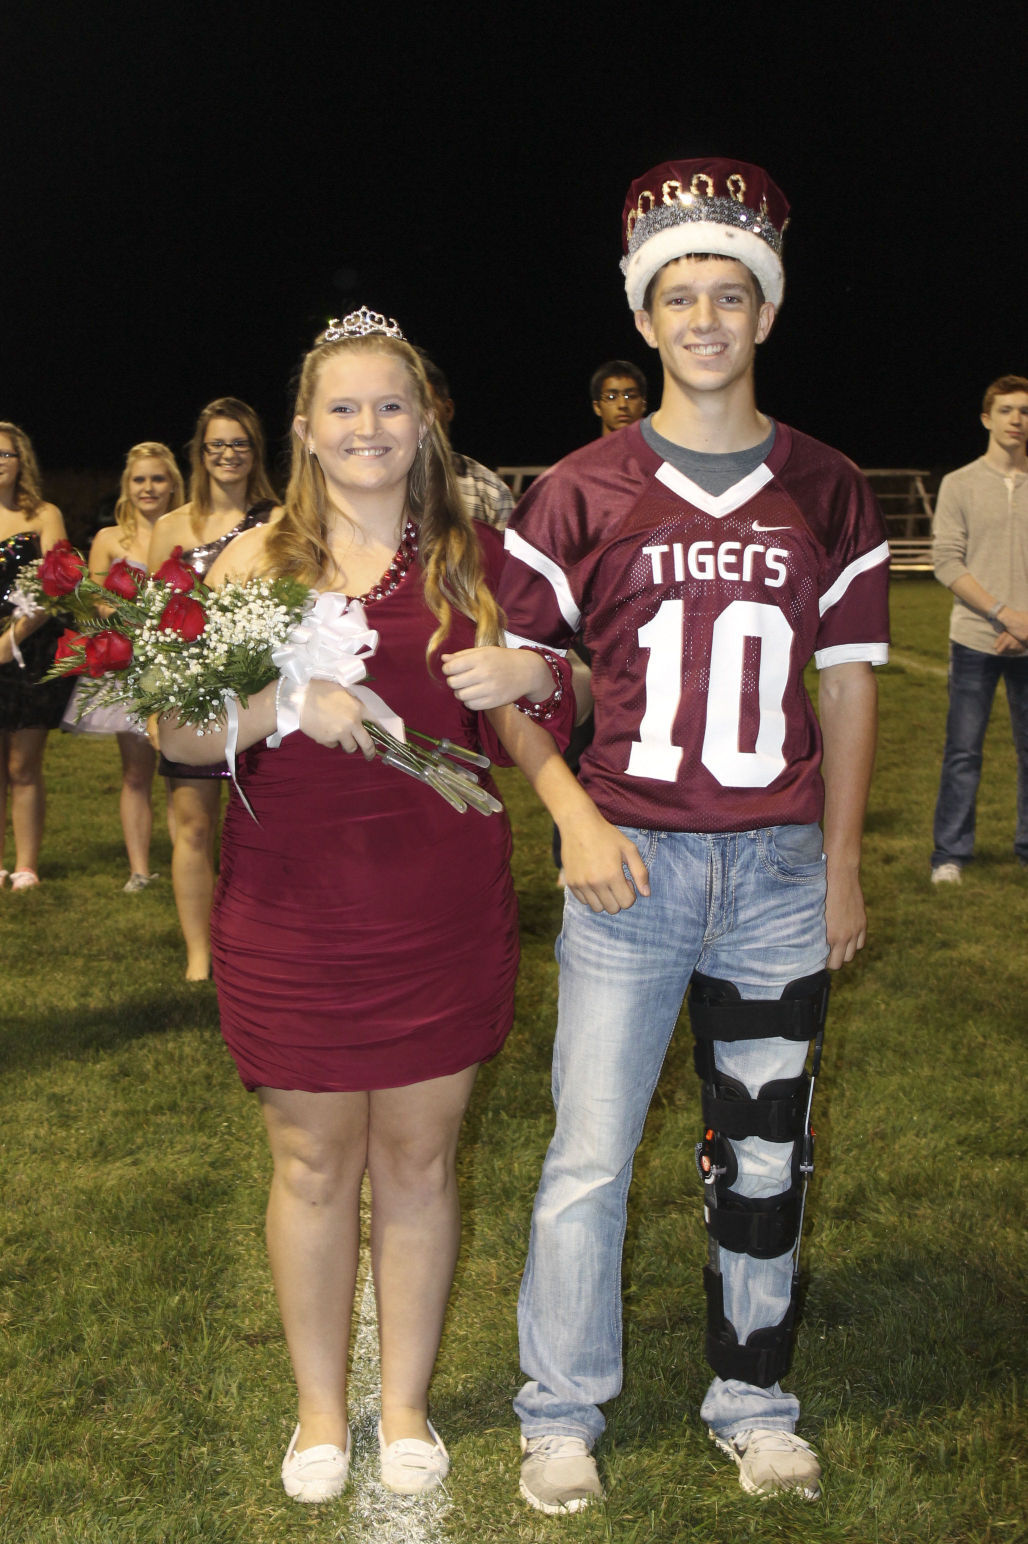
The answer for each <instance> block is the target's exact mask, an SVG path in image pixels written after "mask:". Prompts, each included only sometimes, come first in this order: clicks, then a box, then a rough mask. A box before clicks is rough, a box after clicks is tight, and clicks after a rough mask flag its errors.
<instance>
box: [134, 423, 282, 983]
mask: <svg viewBox="0 0 1028 1544" xmlns="http://www.w3.org/2000/svg"><path fill="white" fill-rule="evenodd" d="M189 460H190V478H189V503H188V504H183V505H182V507H181V508H180V509H173V510H172V511H171V513H170V514H167V515H165V516H164V517H163V518H162V519H160V520H158V521H157V523H156V525H155V526H154V532H153V538H152V540H151V543H150V552H149V566H150V571H151V573H153V572H154V571H155V570H156V569H158V568H159V567H160V566H161V564H162V563H163V562H164V560H165V558H168V557H170V556H171V554H172V552H173V551H174V549H175V548H176V547H181V548H182V549H183V550H182V561H183V562H184V563H188V564H189V566H190V567H191V568H193V569H195V570H196V572H197V573H198V574H200V575H201V577H203V576H204V575H205V574H206V573H207V571H208V570H209V569H210V567H211V565H212V564H213V563H214V560H215V559H216V558H217V556H218V554H219V553H220V552H222V551H223V550H224V548H225V547H226V546H227V544H228V543H229V542H230V541H231V540H232V539H233V537H235V536H238V535H239V533H240V532H241V531H244V530H248V529H250V528H251V527H252V526H254V525H259V524H262V523H263V522H264V521H266V520H267V519H268V518H269V517H270V516H271V514H272V511H273V510H274V508H275V494H274V491H273V489H272V487H271V483H270V482H269V480H268V474H267V470H266V468H265V465H264V433H263V430H262V429H261V424H260V420H259V419H258V417H257V414H256V413H255V412H254V410H253V408H252V407H249V406H248V405H247V404H246V403H245V402H241V401H240V400H239V398H238V397H218V398H217V399H216V400H215V401H214V402H209V403H208V404H207V406H206V407H205V408H204V410H203V412H202V413H201V414H200V417H199V418H198V419H197V423H196V428H195V430H194V432H193V438H192V442H191V444H190V447H189ZM159 771H160V772H161V774H162V775H163V776H164V777H166V778H167V780H168V782H167V786H168V799H169V804H170V807H171V819H170V825H171V828H172V832H173V835H172V855H171V880H172V885H173V886H174V890H175V905H176V906H177V908H178V917H179V924H180V926H181V928H182V936H183V938H184V939H185V943H186V980H187V981H205V980H206V979H207V977H208V976H209V975H210V973H211V945H210V918H211V902H212V900H213V898H214V842H215V836H216V834H217V829H218V817H219V814H220V811H221V785H222V779H223V776H224V771H225V769H224V766H218V767H212V768H206V769H205V768H200V767H190V766H185V765H182V764H175V763H172V762H169V761H167V760H166V759H165V758H164V757H162V758H161V762H160V766H159Z"/></svg>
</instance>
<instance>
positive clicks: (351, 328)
mask: <svg viewBox="0 0 1028 1544" xmlns="http://www.w3.org/2000/svg"><path fill="white" fill-rule="evenodd" d="M371 332H380V333H381V334H382V336H383V337H386V338H400V339H401V340H402V341H404V342H406V339H405V338H404V335H403V333H402V332H401V330H400V328H399V326H398V325H397V323H396V322H395V321H394V320H393V318H392V317H391V316H390V317H385V316H383V315H382V313H381V312H380V311H369V310H368V308H367V306H361V308H360V310H359V311H351V312H350V314H349V316H344V317H343V319H342V321H340V320H339V318H338V316H333V317H332V318H331V320H330V321H329V324H328V326H327V327H326V328H325V331H324V332H322V333H319V334H318V336H317V337H316V338H315V340H314V341H315V344H318V343H335V342H337V341H338V339H339V338H366V337H367V335H368V333H371Z"/></svg>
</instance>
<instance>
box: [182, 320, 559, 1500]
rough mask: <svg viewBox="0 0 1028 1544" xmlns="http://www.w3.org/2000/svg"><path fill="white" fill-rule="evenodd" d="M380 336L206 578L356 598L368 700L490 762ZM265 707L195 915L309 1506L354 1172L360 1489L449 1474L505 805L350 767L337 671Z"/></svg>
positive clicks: (416, 448) (503, 977) (501, 967)
mask: <svg viewBox="0 0 1028 1544" xmlns="http://www.w3.org/2000/svg"><path fill="white" fill-rule="evenodd" d="M377 323H382V328H381V329H380V328H378V327H377V325H376V324H377ZM394 326H395V324H386V323H384V322H383V319H382V318H375V317H374V315H373V313H366V312H361V313H354V315H353V316H351V317H348V318H347V319H346V321H345V323H343V324H342V325H341V327H340V326H339V325H338V324H333V327H334V332H330V334H329V335H328V337H327V338H326V339H323V340H319V343H318V344H317V345H316V346H315V348H314V349H313V350H312V351H311V353H310V354H309V355H308V356H307V359H306V362H305V365H304V369H303V373H302V377H301V383H300V387H299V394H298V398H297V403H296V417H295V420H294V441H293V469H292V476H291V480H290V485H289V491H288V493H287V495H286V499H285V505H284V510H283V512H282V516H281V519H280V520H278V521H277V522H276V523H274V524H272V525H268V526H265V527H261V528H259V529H256V530H252V531H249V532H247V533H246V534H244V535H241V536H239V537H238V538H237V539H236V540H235V541H234V542H233V543H232V544H231V546H230V547H229V548H228V549H227V550H226V552H225V553H224V554H223V555H222V556H221V557H220V558H219V560H218V562H217V563H216V564H215V566H214V568H213V569H212V571H211V578H212V580H214V581H218V582H223V581H224V580H225V579H227V578H246V577H250V576H254V575H267V574H273V575H278V574H290V575H294V576H295V577H297V578H299V579H300V580H302V581H304V582H305V583H308V584H310V585H311V586H312V587H314V588H316V589H318V590H320V591H322V592H325V591H332V592H337V593H341V594H343V595H346V596H349V597H352V598H359V599H361V600H362V602H363V605H364V607H365V611H366V620H367V625H368V626H369V627H373V628H374V629H375V630H376V631H377V632H378V633H379V639H380V641H379V644H378V647H377V650H376V652H375V654H374V656H373V657H372V658H371V660H370V661H369V677H370V681H371V685H372V687H373V689H374V691H375V692H376V693H377V694H378V695H379V696H380V697H381V698H382V699H384V701H385V702H386V703H387V704H388V706H389V707H390V708H391V709H392V710H394V711H395V712H396V713H398V714H399V715H400V716H401V717H402V718H403V719H404V720H405V721H407V722H408V723H410V724H411V725H413V726H414V727H415V728H417V729H420V730H423V731H426V732H428V733H430V734H433V735H436V736H439V737H442V736H444V735H445V736H448V737H449V738H450V739H451V740H453V741H455V742H458V743H461V744H463V745H465V746H467V747H468V748H480V747H481V746H482V745H483V744H484V745H485V747H486V749H487V752H488V751H489V750H490V749H493V750H494V751H498V750H499V747H498V745H497V744H496V742H495V740H494V739H493V738H492V734H493V728H492V725H491V724H490V723H487V722H486V721H485V720H483V719H480V718H479V716H478V715H477V714H476V713H475V712H473V711H472V710H471V709H470V708H468V707H466V706H465V705H464V704H463V703H461V702H460V701H459V699H458V698H457V697H456V696H455V695H454V693H453V691H452V690H451V689H450V687H449V686H448V685H447V683H446V680H445V678H444V676H443V674H442V670H441V668H440V658H441V651H442V650H443V649H446V650H451V649H454V648H456V649H465V648H469V647H471V646H473V645H474V644H475V643H495V642H496V641H497V640H498V637H499V616H498V613H497V608H496V605H495V602H494V601H493V598H492V594H491V586H492V584H493V583H495V580H496V577H497V576H498V573H499V570H500V567H501V565H502V562H503V553H502V547H501V544H500V540H499V538H498V537H497V536H496V534H495V533H494V532H493V531H491V530H489V529H488V528H486V527H477V526H476V525H475V523H474V522H472V521H471V520H470V519H469V517H468V515H467V513H466V511H465V509H464V507H463V505H462V503H461V501H460V498H459V495H458V493H457V491H456V488H455V485H454V481H453V474H452V470H451V467H450V460H449V453H448V449H447V446H446V442H445V438H444V436H443V435H442V434H441V432H440V431H439V430H438V429H437V428H436V426H435V424H434V422H433V415H432V410H431V406H430V402H431V398H430V394H429V390H428V386H427V382H426V380H425V376H424V372H423V369H422V367H421V363H420V361H419V359H418V358H417V355H416V354H415V353H414V351H413V349H411V348H410V347H409V345H408V344H407V343H405V342H403V341H401V339H400V338H399V337H398V336H395V335H393V334H392V332H391V329H392V328H393V327H394ZM368 328H371V329H372V330H370V331H368V330H367V329H368ZM350 334H355V335H353V336H351V335H350ZM535 658H536V664H537V667H538V668H537V669H536V671H535V675H536V680H535V682H534V685H533V690H532V692H531V693H530V694H529V700H530V702H534V703H545V702H546V700H547V699H549V698H550V697H551V695H552V696H555V695H556V694H555V693H554V683H553V678H552V676H551V674H550V669H549V666H548V665H547V664H546V663H545V661H543V660H542V658H541V657H539V656H536V657H535ZM288 695H289V693H288V691H286V692H285V693H278V692H277V691H276V687H275V686H270V687H267V688H265V690H263V691H262V692H259V693H257V694H255V695H254V696H252V697H251V698H250V699H249V703H248V705H247V707H245V708H243V707H240V709H239V714H238V717H239V741H238V744H239V750H240V755H239V763H238V771H239V779H240V784H241V786H242V788H243V790H244V792H245V793H246V795H247V798H248V799H249V801H250V804H251V805H252V808H253V811H254V814H255V816H256V819H254V818H252V817H251V815H250V814H249V813H248V812H247V810H246V809H245V808H244V806H243V804H242V803H241V801H240V800H239V799H238V798H237V797H233V798H232V800H231V803H230V809H229V813H228V816H227V818H226V822H225V829H224V834H223V838H222V862H221V882H220V885H219V889H218V896H217V900H216V903H215V912H214V919H213V926H212V945H213V960H214V974H215V979H216V981H217V985H218V993H219V1001H220V1006H221V1015H222V1029H223V1033H224V1035H225V1039H226V1041H227V1043H228V1046H229V1048H230V1050H231V1052H232V1054H233V1056H234V1058H235V1060H236V1063H237V1066H238V1068H239V1071H240V1075H241V1076H242V1078H243V1081H244V1082H245V1083H246V1085H247V1086H248V1087H250V1088H255V1089H256V1090H257V1093H258V1097H259V1099H260V1101H261V1106H262V1110H263V1114H264V1119H265V1123H266V1126H267V1131H268V1136H269V1140H270V1144H271V1151H272V1156H273V1159H274V1178H273V1181H272V1187H271V1196H270V1200H269V1205H268V1219H267V1236H268V1249H269V1254H270V1257H271V1266H272V1273H273V1276H274V1280H275V1288H276V1292H277V1295H278V1301H279V1307H280V1310H281V1313H282V1319H283V1323H284V1326H285V1331H286V1337H287V1340H288V1344H289V1350H290V1355H291V1357H292V1363H293V1369H294V1372H295V1375H296V1382H297V1388H298V1394H299V1425H298V1426H297V1429H296V1432H295V1433H294V1436H293V1440H292V1442H291V1443H290V1446H289V1450H288V1452H287V1454H286V1458H285V1460H284V1462H283V1467H282V1478H283V1483H284V1484H285V1487H286V1490H287V1492H288V1493H289V1494H290V1495H294V1496H297V1497H298V1498H299V1499H301V1500H307V1501H315V1500H323V1499H327V1498H328V1497H329V1496H332V1495H337V1494H338V1493H339V1491H340V1490H341V1489H342V1487H343V1485H344V1484H345V1480H346V1473H347V1468H348V1463H349V1431H348V1426H347V1416H346V1367H347V1351H348V1340H349V1330H350V1322H351V1315H352V1309H353V1297H354V1290H355V1282H356V1273H357V1263H358V1250H359V1238H360V1219H359V1200H360V1189H361V1180H362V1176H363V1174H364V1172H365V1170H366V1171H367V1173H368V1175H369V1178H370V1181H371V1192H372V1222H371V1257H372V1269H373V1274H374V1281H375V1289H376V1297H377V1304H378V1318H379V1337H380V1345H381V1358H382V1419H381V1426H380V1430H379V1442H380V1447H381V1458H382V1477H383V1480H384V1481H385V1483H386V1484H387V1485H389V1486H390V1487H391V1488H393V1489H394V1490H397V1491H401V1492H405V1493H413V1492H417V1491H421V1490H426V1489H428V1488H430V1487H431V1486H434V1485H436V1484H438V1483H439V1482H440V1481H441V1480H442V1479H443V1478H444V1477H445V1475H446V1473H447V1470H448V1467H449V1460H448V1457H447V1454H446V1450H445V1448H444V1447H443V1444H442V1442H441V1441H440V1440H439V1438H438V1436H437V1434H436V1432H435V1429H434V1428H433V1427H432V1426H431V1425H430V1424H429V1421H428V1413H427V1412H428V1384H429V1379H430V1377H431V1373H432V1367H433V1364H434V1361H435V1356H436V1352H437V1349H438V1345H439V1338H440V1334H441V1332H442V1324H443V1315H444V1312H445V1309H446V1303H447V1298H448V1296H449V1290H450V1284H451V1281H452V1276H453V1269H454V1264H455V1261H456V1254H457V1245H458V1238H459V1226H460V1224H459V1211H458V1200H457V1186H456V1176H455V1156H456V1147H457V1137H458V1132H459V1129H460V1125H461V1121H462V1119H463V1116H464V1111H465V1109H466V1107H467V1103H468V1100H469V1098H470V1095H471V1090H472V1085H473V1083H474V1079H475V1072H476V1068H477V1064H478V1063H479V1062H480V1061H482V1060H483V1059H484V1058H486V1057H488V1056H491V1055H493V1054H494V1053H495V1052H496V1051H497V1050H498V1049H499V1048H500V1046H501V1045H502V1043H503V1040H504V1038H505V1036H506V1034H507V1032H508V1030H509V1028H510V1024H511V1020H512V1016H513V988H514V977H515V973H516V970H517V960H518V936H517V912H516V903H515V900H514V894H513V888H512V885H511V879H510V871H509V854H510V832H509V828H508V825H507V821H506V817H505V815H503V814H499V815H493V816H490V817H488V818H484V817H482V816H481V815H479V814H477V813H475V812H473V811H469V812H468V813H466V814H463V815H462V814H458V813H457V812H456V811H455V810H453V809H452V808H450V806H449V805H448V804H446V803H445V802H444V801H443V800H442V799H441V798H440V797H439V796H438V795H437V794H436V793H435V792H434V791H433V790H431V789H429V788H427V787H425V786H424V785H422V784H421V783H419V782H416V781H414V780H413V779H410V778H407V777H404V776H403V775H402V774H401V773H400V772H398V771H396V770H395V769H393V768H390V767H386V766H384V765H383V764H382V763H381V762H380V761H379V760H377V759H375V757H374V753H373V745H372V741H371V739H370V737H369V735H368V732H367V729H366V728H365V727H364V722H363V721H364V719H365V718H366V717H367V716H368V708H367V707H366V706H365V705H364V704H363V703H362V702H361V701H360V700H359V699H358V698H356V697H355V696H353V695H352V694H351V693H350V692H348V691H346V690H345V689H344V688H343V687H341V686H339V685H336V684H334V683H330V682H328V681H321V680H314V681H312V682H311V683H310V684H309V686H308V687H307V689H306V693H305V695H303V697H302V700H301V701H300V702H298V703H295V704H293V711H294V713H295V714H298V717H299V726H300V727H299V730H294V732H292V733H290V732H288V728H289V725H288V722H284V713H283V711H282V703H281V702H280V703H278V704H277V701H276V698H277V696H281V697H282V699H283V701H284V700H285V699H287V698H288ZM568 699H570V693H568ZM540 711H545V709H541V710H540ZM490 719H491V720H492V721H493V724H494V725H495V729H496V731H497V733H499V734H502V736H503V741H504V743H507V744H508V745H509V746H510V747H512V748H514V749H516V750H517V751H518V754H519V755H520V754H521V751H522V749H523V746H524V744H525V743H526V741H528V742H532V737H538V742H541V741H546V742H547V743H548V744H549V745H550V746H551V747H552V741H550V740H549V737H548V736H547V735H546V734H545V733H544V731H543V730H541V729H540V728H538V726H537V725H535V724H532V723H530V722H529V721H528V720H527V719H526V718H525V717H524V716H523V715H522V714H519V713H518V712H516V711H515V710H514V709H511V708H504V709H499V710H497V711H496V712H495V713H494V714H491V715H490ZM276 725H278V727H279V728H280V729H281V730H282V731H283V732H284V737H283V739H282V741H281V744H280V745H279V746H278V748H275V749H273V748H271V747H270V746H269V745H268V744H267V743H266V742H267V737H268V736H270V735H272V734H273V732H274V731H275V730H276ZM562 727H563V726H562ZM161 740H162V746H163V747H164V749H165V751H166V752H167V754H168V755H170V756H173V757H174V758H175V759H176V760H187V759H193V760H201V759H204V758H207V757H209V756H210V754H211V752H212V750H213V751H214V752H215V753H217V754H221V752H222V751H223V748H224V733H222V734H221V735H214V736H211V735H209V734H205V735H204V737H203V738H202V739H200V740H198V738H197V736H196V734H195V732H194V731H193V730H192V729H190V728H188V727H186V726H182V725H179V724H176V723H174V722H169V721H164V723H163V724H162V730H161ZM538 742H533V743H538ZM345 752H351V753H354V754H350V755H347V754H344V753H345Z"/></svg>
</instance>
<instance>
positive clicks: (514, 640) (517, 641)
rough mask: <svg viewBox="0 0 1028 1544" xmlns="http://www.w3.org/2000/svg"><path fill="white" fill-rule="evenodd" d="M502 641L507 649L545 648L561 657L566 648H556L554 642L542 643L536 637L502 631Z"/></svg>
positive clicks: (563, 655)
mask: <svg viewBox="0 0 1028 1544" xmlns="http://www.w3.org/2000/svg"><path fill="white" fill-rule="evenodd" d="M503 641H504V643H505V644H506V645H507V647H508V649H547V650H548V651H549V653H550V654H559V655H560V657H561V659H563V658H564V657H565V655H566V654H567V652H568V651H567V649H558V648H557V646H556V645H555V644H552V643H542V642H541V641H540V640H539V639H538V638H521V637H519V635H518V634H517V633H504V635H503Z"/></svg>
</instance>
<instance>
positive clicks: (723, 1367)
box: [703, 1265, 796, 1388]
mask: <svg viewBox="0 0 1028 1544" xmlns="http://www.w3.org/2000/svg"><path fill="white" fill-rule="evenodd" d="M703 1286H704V1290H705V1291H706V1294H707V1361H708V1362H709V1363H710V1365H711V1367H712V1368H713V1369H714V1371H715V1372H716V1373H717V1375H718V1377H719V1378H726V1379H727V1378H737V1379H738V1380H739V1382H740V1383H752V1384H753V1385H754V1386H755V1387H756V1388H770V1387H771V1385H772V1384H773V1383H777V1382H778V1381H779V1380H780V1379H781V1378H783V1377H784V1376H785V1374H786V1372H787V1370H788V1367H789V1353H790V1351H791V1350H792V1332H793V1326H794V1324H795V1321H796V1287H795V1284H794V1285H793V1291H792V1296H791V1298H790V1299H789V1307H788V1308H787V1309H786V1312H785V1316H784V1318H782V1319H781V1320H780V1321H779V1322H778V1323H777V1324H772V1325H771V1326H769V1327H768V1328H767V1329H760V1330H754V1331H753V1333H752V1334H751V1335H749V1336H748V1338H747V1340H746V1344H745V1345H744V1346H740V1344H739V1340H738V1337H737V1335H736V1333H735V1327H734V1326H733V1325H732V1324H731V1323H730V1322H729V1321H728V1320H727V1319H726V1318H725V1297H724V1281H723V1279H722V1277H721V1275H720V1273H719V1272H718V1271H712V1270H711V1269H710V1266H709V1265H708V1266H704V1268H703Z"/></svg>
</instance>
